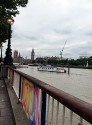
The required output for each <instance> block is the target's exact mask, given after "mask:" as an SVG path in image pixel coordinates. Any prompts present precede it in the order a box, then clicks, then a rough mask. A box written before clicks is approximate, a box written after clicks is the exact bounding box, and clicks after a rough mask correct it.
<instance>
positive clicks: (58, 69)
mask: <svg viewBox="0 0 92 125" xmlns="http://www.w3.org/2000/svg"><path fill="white" fill-rule="evenodd" d="M37 69H38V71H47V72H56V73H66V70H65V69H64V68H62V67H53V66H50V65H47V66H38V67H37Z"/></svg>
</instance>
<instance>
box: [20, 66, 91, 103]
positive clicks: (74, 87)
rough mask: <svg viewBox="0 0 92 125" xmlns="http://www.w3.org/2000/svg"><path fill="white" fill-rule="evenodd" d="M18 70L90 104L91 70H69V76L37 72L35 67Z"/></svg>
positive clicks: (66, 74)
mask: <svg viewBox="0 0 92 125" xmlns="http://www.w3.org/2000/svg"><path fill="white" fill-rule="evenodd" d="M18 70H20V71H22V72H24V73H27V74H28V75H30V76H33V77H35V78H38V79H40V80H41V81H44V82H45V83H47V84H50V85H52V86H54V87H56V88H59V89H61V90H63V91H65V92H67V93H69V94H71V95H74V96H76V97H78V98H80V99H82V100H84V101H86V102H89V103H92V69H77V68H71V69H70V75H68V73H55V72H45V71H38V70H37V67H33V66H29V67H28V68H20V69H18ZM66 70H67V69H66Z"/></svg>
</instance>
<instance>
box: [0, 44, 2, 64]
mask: <svg viewBox="0 0 92 125" xmlns="http://www.w3.org/2000/svg"><path fill="white" fill-rule="evenodd" d="M0 48H1V59H0V62H2V43H0Z"/></svg>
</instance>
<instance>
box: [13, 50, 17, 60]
mask: <svg viewBox="0 0 92 125" xmlns="http://www.w3.org/2000/svg"><path fill="white" fill-rule="evenodd" d="M14 58H18V51H17V50H15V51H14Z"/></svg>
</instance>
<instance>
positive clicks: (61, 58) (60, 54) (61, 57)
mask: <svg viewBox="0 0 92 125" xmlns="http://www.w3.org/2000/svg"><path fill="white" fill-rule="evenodd" d="M66 42H67V40H66V41H65V43H64V46H63V48H62V51H60V55H61V59H62V53H63V51H64V48H65V45H66Z"/></svg>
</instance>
